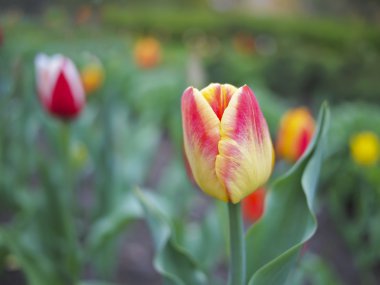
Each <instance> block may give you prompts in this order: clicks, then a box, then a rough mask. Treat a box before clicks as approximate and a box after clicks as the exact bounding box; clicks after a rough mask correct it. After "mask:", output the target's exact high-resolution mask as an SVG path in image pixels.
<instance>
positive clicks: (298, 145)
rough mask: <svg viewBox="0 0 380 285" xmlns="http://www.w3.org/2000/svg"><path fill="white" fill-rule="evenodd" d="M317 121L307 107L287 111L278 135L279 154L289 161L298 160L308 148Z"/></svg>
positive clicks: (277, 146) (277, 147)
mask: <svg viewBox="0 0 380 285" xmlns="http://www.w3.org/2000/svg"><path fill="white" fill-rule="evenodd" d="M314 129H315V121H314V119H313V116H312V115H311V113H310V111H309V110H308V109H307V108H305V107H300V108H295V109H292V110H290V111H288V112H286V113H285V115H284V116H283V117H282V119H281V122H280V128H279V131H278V136H277V144H276V150H277V155H278V156H279V157H281V158H283V159H285V160H287V161H289V162H295V161H297V160H298V159H299V158H300V157H301V155H302V154H303V153H304V151H305V150H306V148H307V146H308V145H309V142H310V140H311V138H312V136H313V133H314Z"/></svg>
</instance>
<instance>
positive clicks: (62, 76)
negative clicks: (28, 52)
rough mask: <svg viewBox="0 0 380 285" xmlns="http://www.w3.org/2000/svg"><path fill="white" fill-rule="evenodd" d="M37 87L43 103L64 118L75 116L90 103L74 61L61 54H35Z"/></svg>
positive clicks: (49, 110)
mask: <svg viewBox="0 0 380 285" xmlns="http://www.w3.org/2000/svg"><path fill="white" fill-rule="evenodd" d="M35 67H36V81H37V91H38V95H39V98H40V101H41V103H42V106H43V107H44V108H45V109H46V110H47V111H48V112H49V113H50V114H52V115H54V116H56V117H59V118H61V119H73V118H75V117H76V116H78V115H79V113H80V112H81V111H82V109H83V107H84V106H85V103H86V97H85V92H84V88H83V85H82V82H81V77H80V75H79V72H78V70H77V68H76V67H75V65H74V63H73V62H72V61H71V60H70V59H69V58H67V57H65V56H63V55H60V54H57V55H53V56H51V57H49V56H47V55H45V54H39V55H37V56H36V58H35Z"/></svg>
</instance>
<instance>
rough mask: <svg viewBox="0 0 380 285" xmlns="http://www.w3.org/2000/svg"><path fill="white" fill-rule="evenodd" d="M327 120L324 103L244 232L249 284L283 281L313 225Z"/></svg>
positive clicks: (311, 233) (311, 234) (282, 282)
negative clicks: (294, 158) (307, 137)
mask: <svg viewBox="0 0 380 285" xmlns="http://www.w3.org/2000/svg"><path fill="white" fill-rule="evenodd" d="M328 123H329V112H328V108H327V106H326V104H325V105H323V106H322V108H321V111H320V114H319V119H318V127H317V129H316V131H315V134H314V137H313V140H312V141H311V143H310V144H309V146H308V149H307V150H306V152H305V153H304V155H303V156H302V157H301V158H300V159H299V161H298V162H297V163H296V164H295V165H294V166H293V167H292V168H291V169H290V171H289V172H288V173H287V174H285V175H284V176H282V177H280V178H279V179H278V180H276V181H275V182H274V184H273V186H272V187H271V188H270V189H269V191H268V195H267V199H266V205H265V209H266V210H265V213H264V215H263V217H262V219H261V220H260V221H258V222H257V223H256V224H254V225H253V226H252V227H251V228H250V229H249V230H248V232H247V234H246V244H247V246H246V252H247V276H248V281H249V282H248V284H249V285H253V284H254V285H280V284H285V282H286V280H287V278H289V273H290V271H291V269H292V267H293V265H294V264H295V262H296V260H297V257H298V253H299V251H300V249H301V247H302V245H303V244H304V243H305V242H306V241H308V240H309V239H310V238H311V237H312V236H313V234H314V233H315V231H316V229H317V221H316V218H315V212H314V207H313V204H314V200H315V192H316V189H317V182H318V177H319V173H320V169H321V164H322V160H323V155H324V143H325V139H326V133H327V129H328Z"/></svg>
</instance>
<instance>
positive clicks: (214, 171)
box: [182, 84, 274, 203]
mask: <svg viewBox="0 0 380 285" xmlns="http://www.w3.org/2000/svg"><path fill="white" fill-rule="evenodd" d="M182 125H183V135H184V148H185V154H186V157H187V160H188V162H189V165H190V168H191V173H192V174H193V177H194V180H195V182H196V183H197V185H198V186H199V187H200V188H201V189H202V190H203V191H204V192H205V193H207V194H209V195H211V196H213V197H215V198H218V199H220V200H222V201H225V202H227V201H228V202H232V203H238V202H239V201H240V200H241V199H243V198H244V197H245V196H247V195H249V194H250V193H252V192H254V191H255V190H256V189H257V188H259V187H260V186H262V185H263V184H265V182H266V181H267V180H268V179H269V176H270V174H271V172H272V158H273V155H274V153H273V146H272V141H271V138H270V135H269V130H268V126H267V123H266V121H265V118H264V116H263V114H262V112H261V110H260V107H259V104H258V102H257V100H256V97H255V95H254V94H253V92H252V90H251V89H250V88H249V87H248V86H246V85H245V86H243V87H240V88H236V87H234V86H232V85H229V84H223V85H221V84H210V85H209V86H208V87H206V88H204V89H202V90H201V91H199V90H198V89H196V88H193V87H189V88H187V89H186V90H185V92H184V93H183V96H182Z"/></svg>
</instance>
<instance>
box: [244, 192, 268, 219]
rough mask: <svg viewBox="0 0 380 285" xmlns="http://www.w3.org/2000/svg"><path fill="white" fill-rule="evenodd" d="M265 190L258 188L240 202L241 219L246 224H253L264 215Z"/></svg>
mask: <svg viewBox="0 0 380 285" xmlns="http://www.w3.org/2000/svg"><path fill="white" fill-rule="evenodd" d="M264 203H265V189H264V188H259V189H257V190H256V191H255V192H253V193H252V194H250V195H248V196H247V197H245V198H244V199H243V201H242V210H243V218H244V220H245V221H246V222H248V223H254V222H256V221H257V220H258V219H260V218H261V216H262V215H263V213H264Z"/></svg>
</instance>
